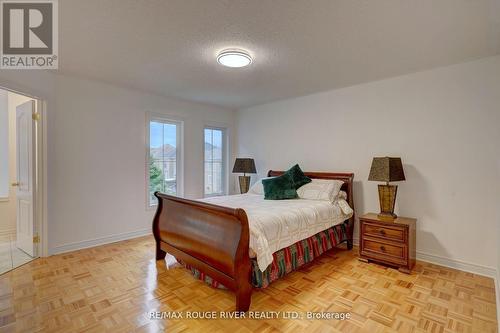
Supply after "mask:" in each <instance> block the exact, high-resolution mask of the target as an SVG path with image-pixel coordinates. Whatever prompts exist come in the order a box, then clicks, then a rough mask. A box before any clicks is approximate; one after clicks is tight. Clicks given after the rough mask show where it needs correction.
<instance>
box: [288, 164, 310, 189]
mask: <svg viewBox="0 0 500 333" xmlns="http://www.w3.org/2000/svg"><path fill="white" fill-rule="evenodd" d="M285 174H289V175H290V177H292V181H293V184H294V187H295V189H298V188H299V187H301V186H302V185H305V184H307V183H310V182H311V178H309V177H307V176H306V175H304V173H303V172H302V170H301V169H300V167H299V165H298V164H295V165H294V166H293V167H291V168H290V169H288V170H287V171H286V172H285Z"/></svg>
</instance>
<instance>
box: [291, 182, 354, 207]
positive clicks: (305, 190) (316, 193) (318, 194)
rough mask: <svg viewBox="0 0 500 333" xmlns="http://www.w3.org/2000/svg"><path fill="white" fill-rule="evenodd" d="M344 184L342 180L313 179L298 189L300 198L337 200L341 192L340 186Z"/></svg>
mask: <svg viewBox="0 0 500 333" xmlns="http://www.w3.org/2000/svg"><path fill="white" fill-rule="evenodd" d="M342 184H344V182H343V181H341V180H330V179H313V180H312V181H311V182H310V183H308V184H305V185H303V186H301V187H299V189H298V190H297V194H298V196H299V198H300V199H309V200H323V201H330V202H335V200H337V199H338V197H339V194H340V188H341V187H342Z"/></svg>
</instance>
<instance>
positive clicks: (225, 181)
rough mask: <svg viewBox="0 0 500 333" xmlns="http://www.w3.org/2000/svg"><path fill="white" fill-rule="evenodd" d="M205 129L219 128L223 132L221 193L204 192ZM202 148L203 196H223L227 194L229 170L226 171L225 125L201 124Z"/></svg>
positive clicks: (227, 146) (226, 141)
mask: <svg viewBox="0 0 500 333" xmlns="http://www.w3.org/2000/svg"><path fill="white" fill-rule="evenodd" d="M205 129H212V130H219V131H222V133H223V138H222V170H223V175H222V181H223V184H222V188H223V189H224V191H223V192H222V193H215V194H206V193H205V188H206V184H205ZM202 144H203V145H202V148H203V189H202V190H203V197H205V198H209V197H217V196H223V195H227V194H228V193H229V172H228V161H229V159H228V156H229V129H228V127H227V126H225V125H222V124H205V125H204V126H203V141H202Z"/></svg>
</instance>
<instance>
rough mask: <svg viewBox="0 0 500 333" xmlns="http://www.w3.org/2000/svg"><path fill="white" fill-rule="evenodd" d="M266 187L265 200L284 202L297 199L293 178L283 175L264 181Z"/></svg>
mask: <svg viewBox="0 0 500 333" xmlns="http://www.w3.org/2000/svg"><path fill="white" fill-rule="evenodd" d="M262 185H263V186H264V199H266V200H283V199H295V198H297V191H296V190H295V186H294V183H293V179H292V176H290V175H289V174H286V173H285V174H282V175H281V176H278V177H274V178H269V179H262Z"/></svg>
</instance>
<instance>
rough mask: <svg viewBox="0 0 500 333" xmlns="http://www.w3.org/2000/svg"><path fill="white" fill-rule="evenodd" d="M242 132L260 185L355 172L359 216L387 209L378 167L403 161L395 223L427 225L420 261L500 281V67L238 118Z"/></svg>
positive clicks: (422, 229) (371, 87) (378, 86)
mask: <svg viewBox="0 0 500 333" xmlns="http://www.w3.org/2000/svg"><path fill="white" fill-rule="evenodd" d="M237 130H238V154H237V155H239V156H253V157H254V158H255V159H256V163H257V168H258V171H259V173H260V176H264V175H265V173H266V172H267V170H268V169H271V168H273V169H285V168H288V167H290V166H291V165H292V164H293V163H297V162H298V163H299V164H300V165H301V166H302V168H303V169H304V170H308V171H352V172H354V173H355V187H354V189H355V205H356V212H357V214H362V213H364V212H369V211H373V212H378V209H379V207H378V195H377V188H376V185H377V183H375V182H368V181H367V178H368V173H369V170H370V163H371V159H372V157H374V156H386V155H388V156H400V157H402V160H403V163H404V167H405V173H406V177H407V181H406V182H402V183H399V185H400V186H399V189H398V205H397V206H398V207H397V209H396V213H398V214H400V215H402V216H412V217H416V218H418V234H417V251H418V255H419V256H420V257H421V258H426V259H432V260H434V261H440V260H442V259H445V262H449V260H447V259H451V260H455V261H454V263H455V264H456V265H457V267H461V266H460V262H465V263H466V266H467V267H466V268H470V267H473V268H475V269H476V270H477V271H481V272H487V273H488V274H491V272H495V268H496V266H497V264H498V263H497V258H496V255H495V254H494V253H493V252H494V251H495V249H496V248H497V247H496V246H497V237H496V235H495V233H494V232H490V231H491V230H496V223H497V221H498V219H496V218H495V217H497V216H498V210H499V208H498V207H499V206H498V203H499V202H500V200H499V199H500V194H499V187H500V186H499V180H500V176H499V173H498V171H497V170H496V166H497V164H496V163H497V162H498V155H499V148H498V147H499V143H500V57H493V58H487V59H483V60H480V61H475V62H470V63H465V64H460V65H454V66H449V67H445V68H440V69H436V70H431V71H425V72H420V73H416V74H412V75H407V76H401V77H397V78H393V79H387V80H383V81H378V82H373V83H369V84H363V85H358V86H353V87H349V88H345V89H340V90H334V91H328V92H324V93H319V94H314V95H310V96H305V97H301V98H295V99H289V100H284V101H280V102H275V103H270V104H266V105H261V106H256V107H251V108H248V109H243V110H239V111H238V113H237ZM355 237H357V230H356V235H355ZM467 263H470V264H471V265H467ZM493 274H494V273H493Z"/></svg>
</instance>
